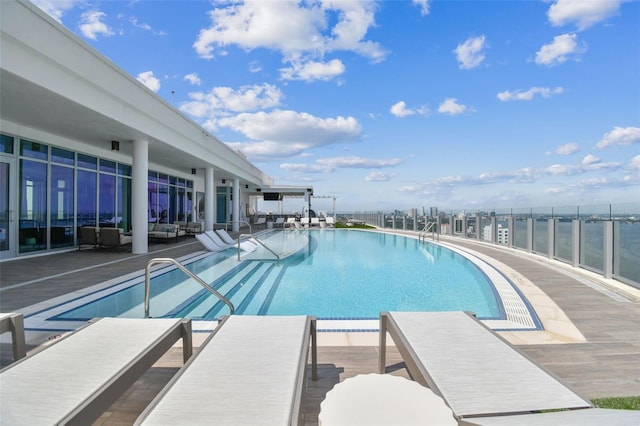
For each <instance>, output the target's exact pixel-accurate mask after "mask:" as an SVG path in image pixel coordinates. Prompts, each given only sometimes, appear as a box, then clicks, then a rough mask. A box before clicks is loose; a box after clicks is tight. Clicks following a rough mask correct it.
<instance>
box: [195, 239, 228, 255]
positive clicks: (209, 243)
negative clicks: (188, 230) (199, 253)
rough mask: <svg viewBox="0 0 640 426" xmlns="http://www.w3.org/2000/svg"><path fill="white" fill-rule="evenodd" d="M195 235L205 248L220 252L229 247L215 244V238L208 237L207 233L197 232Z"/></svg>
mask: <svg viewBox="0 0 640 426" xmlns="http://www.w3.org/2000/svg"><path fill="white" fill-rule="evenodd" d="M195 237H196V239H197V240H198V241H200V243H201V244H202V245H203V246H204V248H206V249H207V250H209V251H210V252H213V253H218V252H220V251H222V250H226V249H227V247H220V246H219V245H217V244H215V243H214V242H213V240H212V239H211V238H209V237H207V236H206V235H205V234H196V235H195Z"/></svg>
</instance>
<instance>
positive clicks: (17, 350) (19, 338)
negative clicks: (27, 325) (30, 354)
mask: <svg viewBox="0 0 640 426" xmlns="http://www.w3.org/2000/svg"><path fill="white" fill-rule="evenodd" d="M6 332H11V349H12V351H13V360H14V361H17V360H19V359H21V358H24V357H25V356H27V349H26V344H25V338H24V316H23V315H22V314H20V313H18V312H9V313H2V314H0V333H6ZM0 420H2V417H0Z"/></svg>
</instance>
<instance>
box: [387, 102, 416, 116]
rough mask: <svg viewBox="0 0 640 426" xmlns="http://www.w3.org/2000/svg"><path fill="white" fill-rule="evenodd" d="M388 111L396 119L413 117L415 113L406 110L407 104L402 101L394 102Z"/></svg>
mask: <svg viewBox="0 0 640 426" xmlns="http://www.w3.org/2000/svg"><path fill="white" fill-rule="evenodd" d="M389 111H391V114H393V115H395V116H396V117H406V116H408V115H413V114H415V113H416V112H415V111H412V110H410V109H407V104H406V103H405V102H404V101H400V102H396V103H395V104H393V105H392V106H391V108H390V109H389Z"/></svg>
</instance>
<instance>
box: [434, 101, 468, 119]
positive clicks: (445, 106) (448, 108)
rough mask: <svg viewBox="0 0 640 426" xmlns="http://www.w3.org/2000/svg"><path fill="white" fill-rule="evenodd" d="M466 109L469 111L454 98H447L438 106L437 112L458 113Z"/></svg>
mask: <svg viewBox="0 0 640 426" xmlns="http://www.w3.org/2000/svg"><path fill="white" fill-rule="evenodd" d="M466 111H470V109H469V108H468V107H467V106H465V105H462V104H459V103H458V99H456V98H447V99H445V100H444V101H443V102H442V103H441V104H440V106H439V107H438V112H439V113H441V114H449V115H458V114H462V113H463V112H466Z"/></svg>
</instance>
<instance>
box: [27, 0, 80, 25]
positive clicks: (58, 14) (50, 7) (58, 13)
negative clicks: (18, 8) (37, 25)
mask: <svg viewBox="0 0 640 426" xmlns="http://www.w3.org/2000/svg"><path fill="white" fill-rule="evenodd" d="M84 1H85V0H32V2H33V4H35V5H36V6H38V7H39V8H40V9H42V10H43V11H45V12H46V13H47V14H48V15H49V16H51V17H52V18H53V19H55V20H56V21H58V22H62V16H63V15H64V14H65V12H66V11H68V10H70V9H73V8H74V7H75V5H76V4H78V3H82V2H84Z"/></svg>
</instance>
